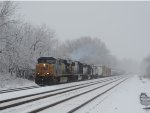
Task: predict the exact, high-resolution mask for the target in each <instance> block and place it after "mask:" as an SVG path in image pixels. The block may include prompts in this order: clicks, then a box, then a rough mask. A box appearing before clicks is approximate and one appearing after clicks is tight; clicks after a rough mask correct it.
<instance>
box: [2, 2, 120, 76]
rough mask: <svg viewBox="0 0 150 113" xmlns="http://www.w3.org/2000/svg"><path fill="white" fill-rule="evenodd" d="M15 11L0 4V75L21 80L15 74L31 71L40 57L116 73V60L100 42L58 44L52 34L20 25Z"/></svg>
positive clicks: (8, 4)
mask: <svg viewBox="0 0 150 113" xmlns="http://www.w3.org/2000/svg"><path fill="white" fill-rule="evenodd" d="M16 10H17V3H16V2H12V1H1V2H0V72H9V73H11V74H12V75H13V74H15V75H18V76H22V74H21V73H19V72H20V71H21V70H35V65H36V63H37V58H39V57H42V56H52V57H56V58H65V59H68V58H69V59H72V60H79V61H81V62H84V63H88V64H95V65H99V64H101V65H106V66H108V67H112V68H114V69H120V65H119V61H118V59H117V58H116V57H115V56H113V55H112V54H111V53H110V51H109V49H108V48H107V47H106V45H105V43H104V42H102V41H101V40H100V38H92V37H81V38H78V39H74V40H66V41H64V42H59V40H58V39H56V31H55V30H53V29H50V28H49V27H48V26H46V25H40V26H36V25H32V24H31V23H27V22H24V21H23V20H21V19H19V18H18V17H17V15H16ZM17 73H19V74H17ZM23 73H24V72H23ZM23 75H24V74H23Z"/></svg>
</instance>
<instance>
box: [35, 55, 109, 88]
mask: <svg viewBox="0 0 150 113" xmlns="http://www.w3.org/2000/svg"><path fill="white" fill-rule="evenodd" d="M110 75H111V69H110V68H108V67H106V66H94V65H88V64H85V63H81V62H79V61H72V60H65V59H56V58H53V57H40V58H38V64H37V65H36V77H35V83H36V84H38V85H50V84H55V83H63V82H73V81H78V80H87V79H93V78H99V77H103V76H110Z"/></svg>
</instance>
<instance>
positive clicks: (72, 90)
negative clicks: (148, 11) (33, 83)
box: [0, 77, 122, 113]
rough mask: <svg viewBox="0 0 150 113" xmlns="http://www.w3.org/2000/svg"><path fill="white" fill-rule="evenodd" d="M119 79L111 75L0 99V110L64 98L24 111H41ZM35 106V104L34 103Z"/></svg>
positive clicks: (6, 110)
mask: <svg viewBox="0 0 150 113" xmlns="http://www.w3.org/2000/svg"><path fill="white" fill-rule="evenodd" d="M121 79H122V77H114V78H113V77H112V78H109V79H108V78H107V79H104V80H100V81H94V82H89V83H85V84H79V85H76V86H70V87H65V88H62V89H56V90H52V91H47V92H42V93H38V94H32V95H26V96H22V97H17V98H11V99H7V100H2V101H0V103H1V104H0V110H1V112H12V110H16V109H18V110H19V109H22V107H23V108H27V107H28V106H34V104H36V103H43V101H45V100H46V99H49V98H51V99H52V98H58V97H63V98H64V99H61V98H60V100H59V101H57V102H54V103H51V104H50V105H48V106H44V107H41V106H40V107H38V109H37V108H34V110H29V111H26V110H25V112H30V113H33V112H34V113H35V112H39V111H42V110H44V109H47V108H49V107H52V106H55V105H59V104H61V103H63V102H66V101H68V100H70V99H73V98H76V97H79V96H81V95H84V94H86V93H89V92H92V91H94V90H97V89H99V88H101V87H104V86H107V85H109V84H111V83H114V82H115V81H118V80H121ZM97 85H98V87H97ZM93 87H94V88H93ZM89 88H91V89H90V90H89ZM85 89H86V91H84V92H82V90H85ZM81 92H82V93H81ZM76 93H77V94H76ZM66 94H69V95H72V94H76V95H73V96H69V97H64V95H66ZM40 101H41V102H40ZM32 104H33V105H32ZM40 105H41V104H40ZM20 106H21V107H20ZM35 106H37V105H35ZM19 111H20V110H19ZM23 111H24V110H23ZM15 112H17V111H15Z"/></svg>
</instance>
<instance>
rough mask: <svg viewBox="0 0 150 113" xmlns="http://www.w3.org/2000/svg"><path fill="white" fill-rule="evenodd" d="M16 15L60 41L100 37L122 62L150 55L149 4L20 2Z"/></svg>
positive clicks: (137, 59)
mask: <svg viewBox="0 0 150 113" xmlns="http://www.w3.org/2000/svg"><path fill="white" fill-rule="evenodd" d="M17 12H18V13H20V15H21V16H23V19H24V20H26V21H28V22H30V23H32V24H35V25H40V24H46V25H47V26H49V27H50V28H52V29H54V30H56V33H57V38H58V39H59V40H66V39H76V38H80V37H82V36H91V37H98V38H100V39H101V40H102V41H103V42H105V44H106V46H107V47H108V48H109V50H110V51H111V53H112V54H113V55H115V56H117V57H118V58H119V59H123V58H129V59H133V60H135V61H138V62H140V61H141V60H142V59H143V58H144V57H146V56H147V55H148V53H150V48H149V42H150V38H149V37H150V33H149V29H150V21H149V20H150V15H149V12H150V2H127V1H126V2H119V1H117V2H108V1H107V2H102V1H97V2H81V1H79V2H69V1H68V2H19V10H18V11H17Z"/></svg>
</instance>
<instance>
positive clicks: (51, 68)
mask: <svg viewBox="0 0 150 113" xmlns="http://www.w3.org/2000/svg"><path fill="white" fill-rule="evenodd" d="M55 63H56V59H55V58H53V57H41V58H39V59H38V64H37V65H36V77H35V82H36V83H37V84H39V85H42V84H47V85H49V84H50V82H51V81H49V80H51V79H53V78H54V76H55V74H56V72H55ZM52 81H53V80H52Z"/></svg>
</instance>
